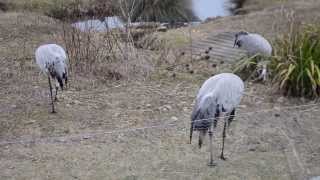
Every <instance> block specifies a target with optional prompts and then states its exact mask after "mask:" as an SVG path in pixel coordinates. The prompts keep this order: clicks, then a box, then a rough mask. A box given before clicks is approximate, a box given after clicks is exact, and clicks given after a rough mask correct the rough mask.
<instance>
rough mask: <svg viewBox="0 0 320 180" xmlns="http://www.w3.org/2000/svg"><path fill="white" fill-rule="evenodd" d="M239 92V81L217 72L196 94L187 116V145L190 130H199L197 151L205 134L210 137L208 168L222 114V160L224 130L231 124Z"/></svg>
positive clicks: (222, 157)
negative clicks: (223, 116) (189, 125)
mask: <svg viewBox="0 0 320 180" xmlns="http://www.w3.org/2000/svg"><path fill="white" fill-rule="evenodd" d="M243 92H244V83H243V81H242V80H241V79H240V78H239V77H238V76H237V75H235V74H232V73H221V74H218V75H215V76H213V77H211V78H209V79H208V80H206V81H205V82H204V84H203V85H202V86H201V88H200V90H199V92H198V95H197V98H196V102H195V105H194V108H193V112H192V115H191V128H190V143H191V141H192V134H193V131H199V141H198V145H199V148H201V146H202V144H203V139H204V137H205V135H206V134H207V132H208V134H209V138H210V142H209V143H210V161H209V166H215V163H214V162H213V147H212V136H213V130H214V129H215V128H216V127H217V123H218V120H219V118H220V117H221V114H222V113H225V115H226V116H225V118H223V119H224V126H223V132H222V149H221V155H220V158H221V159H222V160H226V158H225V157H224V154H223V151H224V140H225V137H226V127H227V126H228V127H229V125H230V124H231V122H232V121H233V118H234V116H235V110H236V107H237V106H238V105H239V103H240V101H241V98H242V95H243Z"/></svg>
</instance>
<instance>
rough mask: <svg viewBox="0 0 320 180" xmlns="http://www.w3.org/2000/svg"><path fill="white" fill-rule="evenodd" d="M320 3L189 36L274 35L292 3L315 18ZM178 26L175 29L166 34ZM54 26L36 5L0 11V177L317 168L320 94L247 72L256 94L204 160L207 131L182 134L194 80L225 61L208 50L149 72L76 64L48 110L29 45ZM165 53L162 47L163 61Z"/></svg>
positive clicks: (318, 172) (232, 20)
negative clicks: (303, 94)
mask: <svg viewBox="0 0 320 180" xmlns="http://www.w3.org/2000/svg"><path fill="white" fill-rule="evenodd" d="M319 9H320V3H319V2H318V1H316V0H309V1H288V3H286V4H285V5H284V6H282V5H281V4H280V3H279V2H278V1H276V4H271V5H268V6H267V7H266V8H265V9H263V10H262V11H254V12H252V13H250V14H248V15H242V16H234V17H225V18H221V19H218V20H217V21H213V22H209V23H207V24H203V25H200V26H199V27H196V28H194V29H193V37H192V38H193V40H194V41H196V40H198V39H203V38H205V37H206V36H207V35H209V34H210V35H212V34H218V33H220V32H223V31H236V30H238V29H247V30H251V31H254V32H260V33H262V34H264V35H265V36H266V37H268V38H269V39H273V38H274V37H275V36H276V34H278V33H282V32H285V30H286V27H287V25H288V24H289V20H288V18H286V16H288V15H289V14H290V13H291V12H295V14H296V16H295V18H297V20H301V19H303V20H304V21H303V22H304V23H307V22H315V21H316V20H317V18H319V13H317V12H318V11H319ZM175 33H176V34H180V35H181V36H179V37H178V39H176V38H173V37H174V36H173V35H172V34H175ZM60 34H61V22H59V21H54V20H52V19H50V18H48V17H45V16H41V15H40V14H37V13H20V12H6V13H1V12H0V80H1V81H0V172H1V173H0V179H1V180H6V179H16V180H24V179H36V180H37V179H39V180H43V179H50V180H51V179H66V180H69V179H91V180H95V179H96V180H100V179H119V180H140V179H146V180H147V179H148V180H149V179H170V180H171V179H190V180H191V179H192V180H193V179H204V180H205V179H219V180H220V179H226V180H235V179H239V180H242V179H243V180H244V179H245V180H247V179H248V180H251V179H252V180H270V179H273V180H276V179H279V180H280V179H281V180H289V179H293V180H302V179H309V178H311V177H314V176H320V118H319V117H320V105H319V104H316V105H313V104H315V103H317V101H310V100H306V99H303V98H301V99H300V98H299V99H298V98H286V97H282V96H281V95H280V94H278V93H277V92H276V91H275V89H273V88H272V87H271V86H270V85H268V84H254V83H250V82H247V83H246V92H247V93H248V94H251V95H252V96H245V97H244V98H243V100H242V102H241V105H240V107H239V109H238V112H237V113H238V116H237V117H236V120H235V122H234V123H233V124H232V125H231V128H230V129H229V130H228V134H227V141H226V157H227V158H228V159H227V161H222V160H220V159H219V152H220V147H221V128H220V127H219V128H218V129H217V132H215V137H214V149H215V158H216V161H217V164H218V165H217V166H216V167H214V168H210V167H208V166H207V161H208V157H209V151H208V146H207V145H208V143H207V142H205V145H204V147H203V148H202V149H198V147H197V143H196V141H197V133H195V138H194V141H193V143H192V145H190V144H188V133H189V126H190V114H191V111H192V105H193V100H194V98H195V96H196V93H197V90H198V89H199V86H200V85H201V83H202V82H203V81H204V80H205V79H207V78H208V76H209V75H210V74H213V73H216V72H218V71H221V69H223V68H225V67H224V66H226V68H227V67H228V65H221V66H223V67H220V70H218V69H217V68H213V67H211V66H210V62H192V66H191V67H192V68H193V70H194V73H193V74H191V73H189V72H188V71H186V70H184V69H183V68H180V69H177V70H176V71H168V70H166V69H165V67H166V66H168V64H166V63H162V64H161V66H159V67H157V66H155V67H154V68H155V70H154V71H152V72H151V74H150V76H148V77H145V78H140V77H139V78H134V77H132V78H124V79H122V80H120V81H112V80H108V81H100V80H99V78H98V77H93V76H91V75H90V76H86V75H85V74H81V75H79V74H75V73H74V74H71V86H70V87H69V88H68V89H67V90H66V91H64V92H62V93H61V94H60V95H59V102H57V111H58V113H57V114H50V113H49V110H50V106H49V101H48V100H49V98H48V88H47V86H48V85H47V81H46V80H47V79H46V77H45V76H44V75H43V74H40V73H39V70H38V67H37V66H36V64H35V60H34V55H33V53H34V50H35V48H36V47H37V46H39V45H40V44H43V43H49V42H56V43H62V42H61V38H59V35H60ZM168 36H169V37H166V38H168V39H169V41H170V40H172V41H173V43H171V44H170V46H172V47H175V45H174V43H177V46H178V45H179V46H180V44H182V46H184V45H185V44H183V43H182V42H185V39H184V38H183V36H185V37H187V36H188V29H187V28H185V29H184V28H182V29H178V30H173V31H170V32H168ZM173 52H175V51H172V52H171V53H173ZM152 54H153V56H155V57H157V56H158V54H157V52H152ZM173 57H175V56H174V55H168V56H166V58H168V59H167V61H168V63H169V64H170V62H171V61H175V60H173V59H170V58H173ZM180 61H187V58H186V59H181V60H180ZM157 63H158V62H154V65H156V64H157ZM173 63H175V62H173ZM203 67H205V68H203ZM173 74H175V76H173ZM132 79H134V80H132ZM292 106H296V107H292ZM286 107H291V108H286ZM221 124H222V123H221V122H220V125H221Z"/></svg>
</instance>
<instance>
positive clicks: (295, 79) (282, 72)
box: [271, 25, 320, 98]
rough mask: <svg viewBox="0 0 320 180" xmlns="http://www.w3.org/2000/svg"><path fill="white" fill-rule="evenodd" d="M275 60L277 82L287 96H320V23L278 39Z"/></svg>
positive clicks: (273, 65) (272, 65)
mask: <svg viewBox="0 0 320 180" xmlns="http://www.w3.org/2000/svg"><path fill="white" fill-rule="evenodd" d="M274 55H275V56H274V58H273V59H272V62H271V69H272V70H273V74H274V77H273V81H274V82H275V83H276V84H277V85H278V88H280V89H281V90H282V91H283V92H284V93H285V94H286V95H291V96H301V97H309V98H314V97H319V96H320V26H319V25H308V26H306V27H305V28H302V29H301V30H296V31H291V32H290V33H289V34H287V35H284V36H283V37H281V38H278V39H277V40H276V41H275V44H274Z"/></svg>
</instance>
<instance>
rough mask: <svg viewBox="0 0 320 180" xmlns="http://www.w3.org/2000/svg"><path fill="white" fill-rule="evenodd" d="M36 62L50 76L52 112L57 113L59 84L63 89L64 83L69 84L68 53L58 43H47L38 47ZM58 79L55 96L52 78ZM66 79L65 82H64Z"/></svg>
mask: <svg viewBox="0 0 320 180" xmlns="http://www.w3.org/2000/svg"><path fill="white" fill-rule="evenodd" d="M35 56H36V62H37V64H38V66H39V67H40V69H41V71H42V72H44V73H46V74H47V76H48V82H49V90H50V98H51V106H52V111H51V112H52V113H55V112H56V111H55V108H54V101H57V100H58V98H57V95H58V89H59V86H60V88H61V90H63V87H64V83H65V85H66V86H67V83H68V74H67V65H66V60H67V55H66V53H65V51H64V49H63V48H62V47H61V46H59V45H57V44H45V45H41V46H40V47H38V48H37V50H36V52H35ZM50 77H51V78H52V79H54V80H56V93H55V97H54V98H53V95H52V85H51V78H50ZM63 80H64V82H63Z"/></svg>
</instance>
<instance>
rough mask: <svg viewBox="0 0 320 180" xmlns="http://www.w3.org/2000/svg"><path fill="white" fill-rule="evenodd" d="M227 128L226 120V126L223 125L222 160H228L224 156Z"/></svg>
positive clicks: (225, 122)
mask: <svg viewBox="0 0 320 180" xmlns="http://www.w3.org/2000/svg"><path fill="white" fill-rule="evenodd" d="M226 126H227V121H226V119H225V120H224V125H223V132H222V149H221V156H220V158H221V159H222V160H226V158H225V157H224V155H223V150H224V140H225V138H226Z"/></svg>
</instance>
